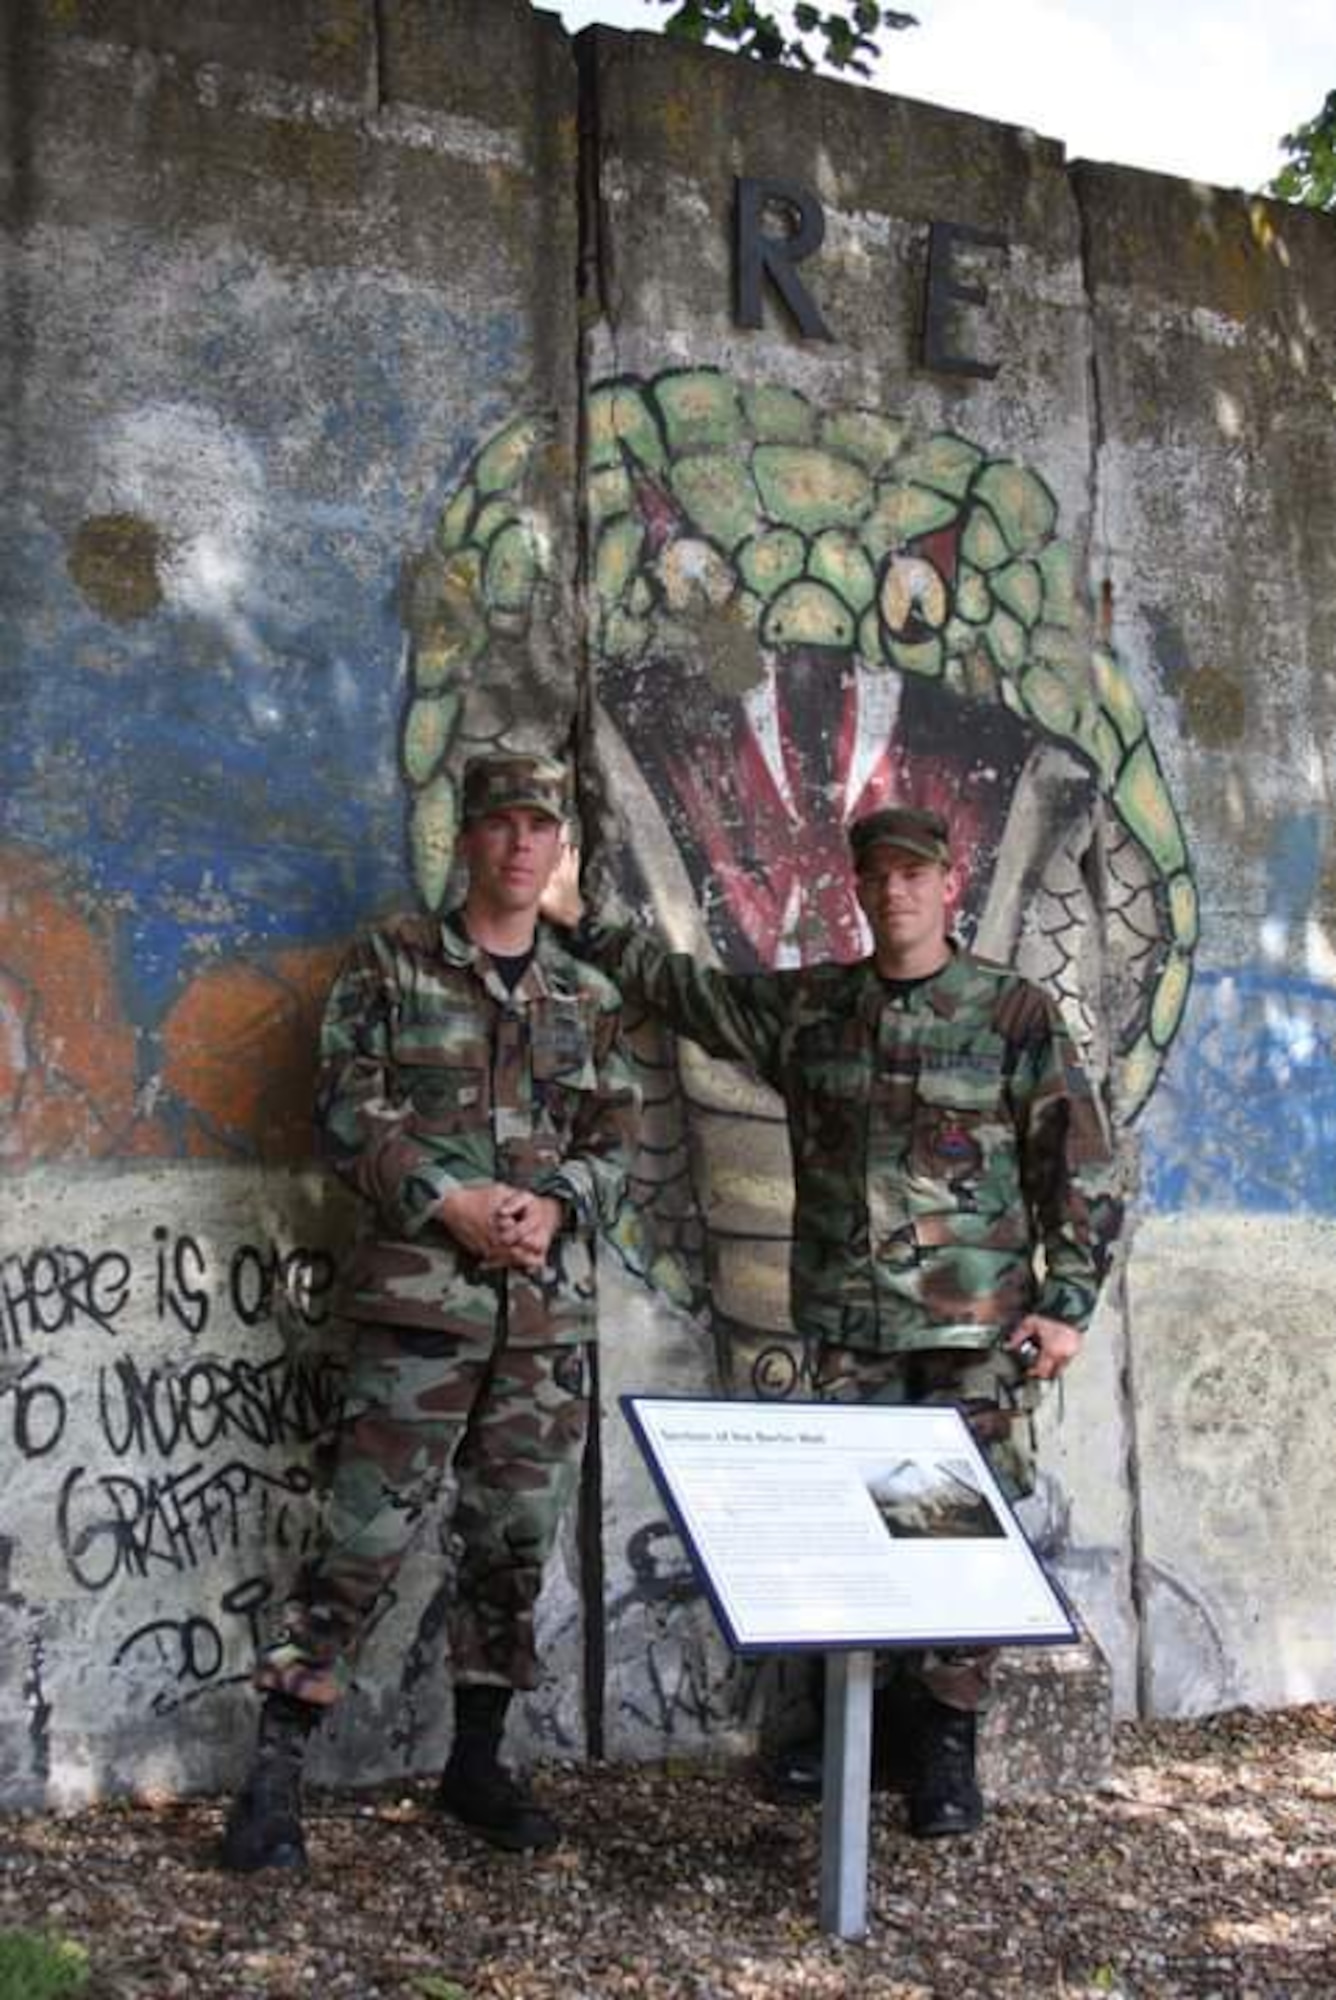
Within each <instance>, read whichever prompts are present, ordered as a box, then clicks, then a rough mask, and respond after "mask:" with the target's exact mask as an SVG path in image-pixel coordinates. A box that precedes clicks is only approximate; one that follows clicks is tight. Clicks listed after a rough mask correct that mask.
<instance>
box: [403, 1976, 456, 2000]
mask: <svg viewBox="0 0 1336 2000" xmlns="http://www.w3.org/2000/svg"><path fill="white" fill-rule="evenodd" d="M413 1985H414V1987H415V1988H416V1990H417V1991H418V1992H419V1993H420V1994H421V1995H422V2000H469V1996H468V1991H467V1989H466V1988H465V1987H463V1986H461V1985H460V1983H459V1981H458V1980H457V1979H447V1978H446V1977H445V1975H444V1973H440V1972H425V1973H419V1974H418V1976H417V1978H415V1979H414V1981H413Z"/></svg>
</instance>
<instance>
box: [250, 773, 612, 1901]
mask: <svg viewBox="0 0 1336 2000" xmlns="http://www.w3.org/2000/svg"><path fill="white" fill-rule="evenodd" d="M566 805H567V783H566V774H565V771H564V769H563V767H562V766H561V765H560V764H555V763H553V762H551V761H550V760H548V759H543V758H537V757H528V756H493V757H485V758H476V759H474V760H473V761H472V762H471V763H470V764H469V765H468V767H467V769H466V771H465V774H464V785H463V813H462V821H463V824H462V830H461V833H460V836H459V847H460V851H461V852H462V854H463V856H464V858H465V860H466V861H467V863H468V867H469V886H468V891H467V894H466V897H465V899H464V902H463V904H462V906H461V907H460V908H459V909H457V910H456V911H454V912H452V913H451V914H450V915H449V916H448V917H447V918H446V920H445V921H443V922H441V921H437V920H436V919H432V918H426V917H419V918H410V919H406V920H404V921H402V922H399V923H395V924H390V925H387V926H386V927H384V928H383V929H379V930H374V931H372V932H371V933H370V934H369V935H368V936H367V937H366V938H365V939H364V940H362V941H361V942H359V943H358V944H357V945H356V946H355V947H354V948H353V950H352V951H351V952H350V954H349V956H348V958H347V960H346V961H345V963H344V965H343V967H342V969H341V970H340V972H339V975H338V977H337V979H336V980H335V982H334V986H333V989H332V991H331V993H330V997H329V1003H328V1006H327V1008H326V1012H325V1019H324V1025H323V1029H322V1035H321V1066H320V1082H319V1096H318V1116H319V1121H320V1124H321V1126H322V1129H323V1132H324V1135H325V1139H326V1143H327V1147H328V1150H329V1153H330V1157H331V1159H332V1162H333V1165H334V1167H335V1169H336V1171H337V1172H338V1173H339V1174H340V1175H341V1176H342V1177H343V1178H344V1179H345V1180H346V1181H348V1182H349V1183H350V1184H351V1185H352V1186H353V1187H354V1188H355V1189H356V1190H357V1192H358V1193H359V1194H360V1195H362V1196H363V1197H364V1199H365V1202H366V1204H367V1211H368V1219H369V1224H370V1227H369V1231H368V1233H367V1235H366V1237H365V1239H364V1240H363V1241H362V1242H361V1243H360V1244H359V1246H358V1248H357V1249H356V1251H355V1253H354V1255H353V1257H352V1260H351V1263H350V1266H349V1268H348V1270H347V1271H346V1273H345V1274H344V1278H343V1283H342V1297H341V1301H340V1304H341V1308H342V1310H343V1312H344V1313H345V1314H346V1315H347V1317H349V1318H350V1319H352V1320H354V1321H355V1322H356V1323H357V1337H356V1344H355V1349H354V1358H353V1363H352V1367H351V1370H350V1378H349V1384H348V1406H347V1416H346V1427H345V1429H344V1431H343V1432H342V1434H341V1436H340V1441H339V1454H338V1463H337V1468H336V1472H335V1477H334V1487H333V1493H332V1497H331V1509H330V1523H329V1537H328V1543H327V1546H326V1547H325V1549H324V1550H323V1552H322V1553H321V1554H320V1555H319V1556H318V1557H317V1558H316V1559H315V1561H314V1562H313V1563H311V1564H310V1565H308V1566H307V1568H306V1569H305V1571H304V1572H303V1574H302V1576H301V1577H300V1578H299V1580H298V1584H297V1587H296V1590H295V1593H294V1597H293V1600H292V1602H291V1604H290V1606H289V1615H288V1620H287V1625H286V1629H285V1630H284V1631H283V1632H282V1633H281V1634H280V1635H279V1637H278V1638H277V1640H276V1641H275V1643H274V1644H273V1645H272V1646H271V1647H270V1648H269V1650H268V1651H267V1652H266V1654H265V1655H264V1656H263V1658H262V1660H261V1662H260V1665H259V1668H258V1670H257V1673H256V1676H255V1681H256V1685H257V1687H258V1688H259V1689H260V1690H262V1692H263V1694H264V1704H263V1710H262V1716H261V1726H260V1740H259V1745H258V1749H257V1754H256V1758H255V1762H254V1764H253V1767H252V1770H251V1773H250V1776H249V1778H248V1780H247V1782H246V1784H245V1786H244V1788H243V1789H242V1791H241V1793H240V1794H239V1796H238V1798H237V1800H236V1803H235V1804H234V1806H233V1809H232V1812H231V1815H230V1817H229V1821H228V1825H227V1830H226V1833H225V1837H224V1848H223V1857H224V1861H225V1864H226V1865H227V1866H229V1867H232V1868H236V1869H242V1870H252V1869H257V1868H267V1867H300V1866H302V1865H303V1864H304V1862H305V1846H304V1841H303V1836H302V1827H301V1818H300V1773H301V1763H302V1754H303V1751H304V1746H305V1742H306V1738H307V1736H308V1734H309V1732H310V1729H311V1728H312V1727H313V1726H314V1724H315V1723H316V1722H317V1721H318V1720H319V1718H320V1717H321V1716H322V1715H324V1714H325V1713H326V1712H327V1711H328V1709H329V1707H330V1705H331V1704H332V1703H333V1702H334V1701H336V1700H337V1698H338V1696H339V1694H340V1693H341V1691H342V1689H343V1687H344V1684H345V1682H346V1679H347V1674H348V1666H349V1660H350V1657H351V1655H352V1652H353V1650H354V1648H355V1646H356V1644H357V1641H358V1639H359V1637H360V1635H361V1634H362V1632H363V1631H364V1630H365V1628H366V1625H367V1622H368V1620H369V1618H370V1616H371V1613H372V1611H373V1608H374V1607H375V1606H376V1604H377V1603H378V1601H379V1600H380V1599H381V1598H382V1596H383V1593H384V1592H385V1591H386V1590H387V1589H388V1588H389V1586H390V1584H391V1583H392V1581H393V1579H394V1577H395V1575H396V1573H397V1571H398V1568H399V1565H400V1563H401V1561H402V1559H403V1557H404V1554H405V1552H406V1550H407V1547H408V1544H409V1541H410V1539H411V1538H412V1536H413V1532H414V1529H415V1527H416V1526H417V1524H418V1522H419V1521H420V1519H421V1517H422V1515H423V1513H424V1510H425V1509H426V1508H427V1507H428V1506H429V1505H430V1504H431V1502H432V1501H433V1500H434V1499H435V1497H436V1495H437V1494H438V1492H439V1490H440V1488H441V1485H442V1483H443V1480H444V1478H445V1475H446V1474H447V1472H448V1471H450V1470H451V1469H452V1468H453V1472H454V1475H455V1479H456V1482H457V1498H456V1504H455V1512H454V1521H453V1526H454V1531H455V1539H456V1542H457V1544H458V1545H459V1547H460V1549H461V1555H460V1559H459V1568H458V1575H457V1579H456V1589H455V1599H454V1604H453V1607H452V1611H451V1616H450V1624H449V1632H450V1656H451V1668H452V1674H453V1680H454V1690H455V1738H454V1744H453V1747H452V1750H451V1755H450V1760H449V1763H448V1764H447V1766H446V1769H445V1772H444V1773H443V1775H442V1778H441V1782H440V1787H439V1792H438V1804H439V1805H440V1807H441V1808H442V1809H443V1810H445V1811H447V1812H449V1813H452V1814H453V1815H454V1816H455V1817H457V1818H459V1819H461V1820H463V1821H464V1822H465V1823H466V1824H468V1825H470V1826H471V1827H473V1828H475V1829H476V1830H477V1831H478V1832H479V1833H481V1834H482V1835H483V1836H484V1837H485V1838H486V1839H488V1840H490V1841H492V1842H493V1843H494V1844H496V1845H498V1846H502V1847H510V1848H536V1847H547V1846H551V1845H552V1844H553V1842H555V1840H556V1839H557V1837H558V1836H557V1829H556V1827H555V1825H554V1824H553V1822H552V1820H551V1819H550V1818H549V1816H548V1815H547V1814H546V1813H545V1812H543V1811H542V1810H541V1808H540V1807H539V1806H537V1805H536V1804H535V1803H534V1802H533V1801H532V1800H531V1799H529V1798H528V1797H526V1796H525V1794H524V1793H523V1792H522V1791H521V1789H520V1788H519V1786H518V1785H517V1783H516V1782H515V1780H514V1779H513V1778H512V1777H511V1775H510V1774H509V1773H508V1772H507V1771H506V1770H505V1769H504V1768H503V1767H502V1765H501V1764H500V1762H499V1749H500V1742H501V1736H502V1732H503V1729H504V1724H505V1717H506V1710H507V1706H508V1704H509V1702H510V1699H511V1696H512V1693H513V1691H514V1690H515V1689H517V1688H531V1687H533V1686H534V1685H535V1684H536V1679H537V1663H536V1658H535V1652H534V1623H533V1620H534V1605H535V1601H536V1599H537V1596H538V1592H539V1587H540V1584H541V1582H542V1575H543V1567H544V1563H545V1561H546V1558H547V1556H548V1553H549V1551H550V1550H551V1547H552V1543H553V1539H554V1536H555V1534H556V1530H557V1526H558V1523H559V1521H560V1519H561V1515H562V1512H563V1509H564V1508H565V1506H566V1504H567V1502H568V1501H569V1499H570V1497H571V1494H572V1492H573V1490H574V1486H575V1483H576V1478H577V1472H578V1464H579V1457H580V1452H581V1448H582V1445H583V1441H584V1435H585V1426H586V1420H587V1413H588V1400H587V1398H588V1391H587V1366H586V1354H585V1348H586V1343H587V1342H589V1341H590V1340H591V1339H592V1338H593V1335H594V1331H595V1323H594V1322H595V1284H594V1237H595V1233H596V1231H597V1230H598V1229H599V1228H601V1227H603V1226H604V1225H607V1224H609V1223H610V1222H611V1221H612V1220H613V1218H614V1216H615V1214H616V1212H617V1209H618V1207H619V1205H620V1202H621V1198H622V1192H623V1185H624V1179H625V1171H626V1166H627V1163H628V1158H629V1153H630V1149H631V1148H632V1146H633V1144H634V1138H635V1127H636V1119H637V1109H638V1106H637V1093H636V1089H635V1086H634V1083H633V1081H632V1079H631V1076H630V1073H629V1071H628V1069H627V1067H626V1064H625V1060H624V1057H623V1054H622V1050H621V1043H620V1025H619V1012H618V996H617V993H616V989H615V988H614V987H613V986H612V984H611V982H610V981H609V980H608V979H606V978H605V977H604V976H603V975H602V974H601V973H599V972H597V971H595V970H593V968H592V967H590V966H588V965H586V964H581V963H580V962H578V961H577V960H575V959H573V958H571V957H570V956H569V955H568V954H567V953H566V952H565V951H564V950H563V949H562V947H561V945H560V944H559V943H558V942H557V940H556V938H555V937H554V935H553V934H552V933H551V932H550V931H549V930H547V929H546V927H544V926H541V925H539V924H538V922H537V912H538V904H539V899H540V897H541V895H542V892H543V890H544V888H545V886H546V884H547V881H548V878H549V876H550V874H551V872H552V869H553V867H554V865H555V863H556V860H557V857H558V853H559V847H560V840H561V835H562V826H563V821H564V817H565V812H566Z"/></svg>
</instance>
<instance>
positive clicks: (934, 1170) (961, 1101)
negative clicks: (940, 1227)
mask: <svg viewBox="0 0 1336 2000" xmlns="http://www.w3.org/2000/svg"><path fill="white" fill-rule="evenodd" d="M1014 1148H1015V1139H1014V1134H1013V1130H1012V1125H1011V1121H1010V1119H1009V1117H1008V1114H1007V1106H1006V1100H1005V1096H1004V1093H1003V1079H1002V1071H1001V1066H1000V1064H998V1065H997V1066H993V1065H991V1064H988V1063H986V1062H980V1063H979V1064H978V1065H977V1066H972V1067H970V1068H968V1069H965V1068H961V1069H958V1070H957V1069H950V1070H940V1071H933V1070H927V1071H924V1072H922V1073H921V1074H920V1075H919V1077H918V1079H917V1082H916V1085H915V1090H914V1112H913V1142H912V1166H913V1171H914V1172H915V1173H916V1174H919V1175H921V1176H922V1177H923V1178H924V1179H926V1180H933V1181H944V1182H945V1183H946V1184H947V1185H948V1186H949V1187H951V1188H952V1189H953V1190H954V1191H955V1192H956V1193H957V1194H961V1193H964V1192H966V1191H968V1192H969V1193H970V1194H971V1195H972V1196H973V1197H975V1198H980V1197H982V1198H983V1200H984V1201H985V1203H986V1201H987V1197H988V1194H989V1191H990V1189H991V1190H992V1192H993V1193H995V1194H996V1196H997V1198H998V1200H999V1201H1000V1202H1006V1201H1007V1200H1009V1199H1010V1180H1011V1174H1010V1162H1011V1159H1012V1155H1013V1153H1014ZM1004 1182H1005V1185H1003V1183H1004Z"/></svg>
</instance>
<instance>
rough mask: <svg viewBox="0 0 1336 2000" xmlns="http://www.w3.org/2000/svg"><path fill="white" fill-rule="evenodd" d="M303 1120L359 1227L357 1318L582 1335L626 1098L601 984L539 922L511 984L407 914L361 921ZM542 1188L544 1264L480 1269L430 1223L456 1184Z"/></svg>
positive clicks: (613, 1000) (428, 922)
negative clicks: (315, 1129) (365, 1220)
mask: <svg viewBox="0 0 1336 2000" xmlns="http://www.w3.org/2000/svg"><path fill="white" fill-rule="evenodd" d="M320 1057H321V1060H320V1080H319V1088H318V1097H317V1115H318V1118H319V1121H320V1124H321V1127H322V1129H323V1132H324V1135H325V1141H326V1146H327V1149H328V1152H329V1156H330V1158H331V1160H332V1163H333V1165H334V1167H335V1169H336V1171H337V1172H338V1173H339V1174H340V1175H341V1176H342V1178H343V1179H344V1180H346V1181H348V1182H349V1183H350V1185H351V1186H353V1187H354V1188H356V1189H357V1191H358V1193H359V1194H362V1195H364V1196H365V1197H366V1200H367V1201H368V1202H369V1203H370V1205H371V1209H372V1212H373V1224H372V1229H371V1232H370V1233H369V1234H368V1235H367V1237H366V1238H365V1240H363V1241H362V1242H361V1243H360V1244H359V1245H358V1246H357V1249H356V1251H355V1253H354V1255H353V1258H352V1260H351V1263H350V1266H349V1269H348V1271H347V1273H346V1274H345V1277H344V1281H343V1284H342V1287H341V1295H340V1301H339V1303H340V1308H341V1310H342V1311H343V1312H345V1313H347V1314H348V1316H349V1317H351V1318H353V1319H359V1320H377V1321H389V1322H393V1323H395V1324H399V1325H408V1326H417V1327H423V1328H430V1329H434V1330H438V1331H447V1332H448V1331H470V1330H473V1331H476V1329H477V1327H478V1326H479V1324H484V1325H488V1326H490V1325H492V1324H494V1323H495V1321H496V1317H497V1314H498V1311H499V1310H500V1307H501V1305H502V1303H503V1302H504V1304H505V1308H506V1322H507V1327H508V1334H509V1338H510V1340H511V1342H512V1343H513V1344H515V1345H517V1346H540V1345H545V1344H547V1343H548V1342H561V1341H578V1340H587V1339H590V1338H592V1337H593V1334H594V1306H595V1298H594V1245H593V1237H594V1232H595V1231H596V1230H597V1229H598V1228H600V1227H602V1226H606V1225H608V1224H610V1223H611V1222H612V1220H613V1219H614V1217H615V1215H616V1213H617V1211H618V1208H619V1206H620V1203H621V1199H622V1193H623V1187H624V1182H625V1176H626V1168H627V1165H628V1162H629V1158H630V1153H631V1150H632V1148H633V1146H634V1142H635V1131H636V1124H637V1117H638V1109H639V1100H638V1093H637V1090H636V1086H635V1083H634V1081H633V1080H632V1077H631V1074H630V1071H629V1069H628V1068H627V1066H626V1061H625V1058H624V1056H623V1053H622V1048H621V1035H620V1015H619V1010H618V999H617V992H616V989H615V988H614V987H613V986H612V985H611V983H610V982H609V981H608V980H607V979H605V978H604V977H603V976H602V975H601V974H600V973H598V972H596V971H595V970H594V969H593V968H592V967H591V966H588V965H582V964H581V963H580V962H579V961H578V960H576V959H574V958H571V957H570V956H569V955H568V954H567V953H566V952H565V951H564V950H563V949H562V947H561V946H560V944H559V943H558V942H557V940H556V938H555V936H554V935H553V934H552V933H551V932H550V931H547V930H545V929H544V928H543V927H541V926H540V928H539V934H538V945H537V951H536V953H535V956H534V958H533V960H532V961H531V963H530V964H529V966H528V967H527V969H526V970H525V973H524V976H523V978H522V979H521V980H520V981H519V983H518V985H517V986H516V988H515V990H514V992H513V993H508V992H507V991H506V987H505V984H504V982H503V981H502V980H501V978H500V976H499V975H498V973H497V972H496V970H495V968H494V967H493V966H492V964H491V961H490V960H489V958H488V956H487V954H486V952H484V951H482V950H481V949H480V948H479V947H477V946H476V945H473V944H470V943H469V942H468V941H467V940H466V939H465V938H464V937H462V936H461V935H460V934H459V933H458V932H456V931H455V930H454V929H453V928H452V927H451V925H450V924H449V923H448V922H447V923H440V922H438V921H436V920H435V919H432V918H429V917H411V918H407V919H404V920H402V921H400V922H398V923H394V924H390V925H387V926H385V927H384V928H382V929H379V930H374V931H371V932H370V933H369V934H368V935H367V936H366V937H364V938H363V939H362V940H360V941H359V942H358V943H357V944H356V945H355V946H354V947H353V949H352V951H351V952H350V953H349V955H348V957H347V959H346V960H345V961H344V964H343V966H342V968H341V969H340V971H339V974H338V977H337V978H336V980H335V982H334V985H333V987H332V989H331V991H330V996H329V1001H328V1004H327V1006H326V1009H325V1018H324V1024H323V1027H322V1029H321V1038H320ZM485 1181H504V1182H507V1183H509V1184H510V1185H511V1186H514V1187H527V1188H532V1189H533V1190H534V1191H535V1192H536V1193H539V1194H550V1195H556V1196H559V1197H560V1199H561V1200H562V1201H564V1202H565V1203H566V1204H567V1206H568V1211H569V1215H570V1224H569V1226H568V1227H567V1228H565V1229H563V1230H562V1232H561V1233H560V1234H559V1235H558V1236H557V1237H556V1238H555V1239H554V1241H553V1245H552V1255H551V1260H550V1263H549V1267H548V1270H547V1272H546V1273H545V1274H544V1275H543V1276H542V1277H535V1278H531V1277H528V1276H526V1275H525V1274H524V1273H522V1272H518V1271H509V1272H505V1273H498V1272H484V1271H482V1270H481V1269H480V1268H479V1265H478V1262H477V1259H476V1258H474V1257H471V1256H470V1255H469V1254H468V1253H467V1252H466V1251H464V1250H463V1249H462V1248H461V1247H460V1246H459V1245H458V1244H457V1243H456V1242H455V1239H454V1238H453V1237H452V1236H451V1235H450V1234H449V1232H448V1231H447V1230H446V1229H445V1228H443V1227H442V1225H441V1224H440V1223H439V1222H438V1221H436V1220H435V1218H434V1217H433V1215H432V1210H433V1208H434V1206H435V1204H436V1203H437V1202H438V1201H439V1200H440V1199H441V1197H442V1196H443V1195H445V1194H448V1193H449V1192H450V1191H451V1190H452V1189H454V1188H459V1187H464V1186H467V1185H469V1184H470V1183H478V1182H485Z"/></svg>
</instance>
